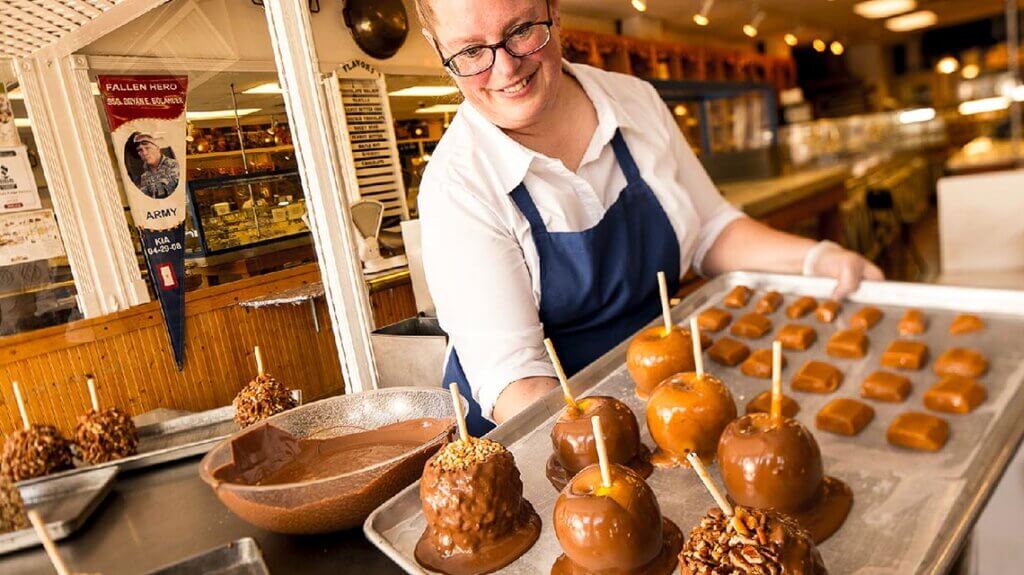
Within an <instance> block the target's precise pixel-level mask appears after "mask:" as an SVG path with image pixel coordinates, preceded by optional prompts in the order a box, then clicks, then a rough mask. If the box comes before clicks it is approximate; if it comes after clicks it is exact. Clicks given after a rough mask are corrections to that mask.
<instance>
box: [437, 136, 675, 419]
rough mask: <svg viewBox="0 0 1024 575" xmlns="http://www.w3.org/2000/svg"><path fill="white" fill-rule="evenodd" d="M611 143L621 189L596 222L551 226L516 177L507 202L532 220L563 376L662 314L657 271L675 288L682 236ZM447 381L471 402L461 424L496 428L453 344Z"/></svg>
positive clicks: (546, 318)
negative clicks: (561, 228) (567, 228)
mask: <svg viewBox="0 0 1024 575" xmlns="http://www.w3.org/2000/svg"><path fill="white" fill-rule="evenodd" d="M612 148H613V149H614V151H615V159H616V161H617V162H618V163H619V168H620V169H621V170H622V173H623V175H624V176H625V177H626V187H625V189H623V190H622V192H621V193H620V194H619V197H618V199H617V200H615V203H614V204H612V206H611V207H610V208H608V211H607V212H605V214H604V217H603V218H602V219H601V221H600V222H598V223H597V225H595V226H594V227H592V228H590V229H588V230H583V231H581V232H549V231H548V230H547V227H546V226H545V225H544V220H543V219H542V218H541V216H540V212H538V211H537V206H536V204H534V202H533V199H532V198H531V197H530V192H529V190H527V189H526V186H525V185H523V184H522V183H520V184H519V185H518V186H517V187H516V189H515V190H513V191H512V194H511V196H512V201H513V202H515V204H516V207H517V208H518V209H519V211H520V212H521V213H522V214H523V216H524V217H525V218H526V221H527V222H529V224H530V235H531V236H532V237H533V241H534V243H535V244H536V245H537V254H538V256H539V258H540V292H541V300H540V310H539V313H540V320H541V322H543V325H544V335H545V336H546V337H549V338H551V341H552V342H553V343H554V346H555V349H556V350H558V357H559V359H560V360H561V361H562V366H563V367H564V368H565V373H566V376H568V377H572V375H573V374H575V373H576V372H578V371H579V370H581V369H583V368H584V367H586V366H587V365H589V364H590V363H591V362H593V361H594V360H596V359H597V358H599V357H601V356H602V355H604V354H605V353H606V352H607V351H608V350H610V349H612V348H613V347H615V346H616V345H618V344H619V343H621V342H622V341H624V340H625V339H626V338H627V337H629V336H631V335H633V334H634V333H636V332H637V331H638V330H640V329H641V328H642V327H643V326H645V325H647V324H648V323H649V322H650V321H651V320H652V319H654V318H655V317H657V316H658V315H659V314H660V313H661V301H660V296H659V294H658V282H657V281H655V279H656V276H657V273H658V271H664V272H665V275H666V276H667V278H668V281H669V293H673V292H675V291H676V290H678V289H679V276H680V273H679V240H678V239H677V238H676V234H675V230H673V229H672V224H671V222H669V219H668V216H667V215H666V214H665V210H663V209H662V207H661V203H660V202H658V199H657V197H655V195H654V192H652V191H651V188H650V187H649V186H648V185H647V182H645V181H644V179H643V178H642V177H640V170H639V169H637V166H636V162H634V161H633V156H632V155H631V154H630V153H629V148H628V147H627V146H626V142H625V140H624V139H623V138H622V134H621V132H619V131H618V130H616V132H615V136H614V137H613V138H612ZM443 381H444V385H445V386H447V385H448V384H449V383H451V382H457V383H458V385H459V391H460V392H461V393H462V396H463V397H465V398H466V399H467V400H468V401H469V412H468V413H467V414H466V423H467V425H468V427H469V431H470V433H472V434H473V435H474V436H476V437H479V436H481V435H483V434H485V433H487V432H488V431H490V430H491V429H493V428H494V423H492V422H490V421H488V420H486V419H484V418H483V416H482V415H481V413H480V405H479V404H478V403H477V402H476V401H475V400H474V399H473V392H472V389H471V388H470V386H469V381H468V380H467V379H466V373H465V371H463V369H462V364H461V363H460V362H459V356H458V354H457V353H456V350H455V349H452V350H451V353H450V354H449V356H448V363H447V365H446V366H445V370H444V380H443Z"/></svg>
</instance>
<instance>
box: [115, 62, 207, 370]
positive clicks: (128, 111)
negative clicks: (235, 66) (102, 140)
mask: <svg viewBox="0 0 1024 575" xmlns="http://www.w3.org/2000/svg"><path fill="white" fill-rule="evenodd" d="M97 83H98V84H99V89H100V94H101V95H102V98H103V107H104V109H106V111H107V120H108V121H109V123H110V131H111V132H110V136H111V139H112V140H113V142H114V152H115V154H116V155H117V163H118V169H119V171H120V172H121V181H122V182H124V188H125V193H126V194H127V196H128V205H129V207H130V208H131V211H132V219H133V220H135V224H136V225H137V226H138V227H139V235H140V236H141V238H142V247H143V251H144V255H145V258H146V267H147V269H148V270H149V277H150V280H151V281H152V282H153V288H154V290H155V291H156V295H157V298H158V299H159V300H160V309H161V310H162V311H163V315H164V323H165V324H166V325H167V334H168V336H169V337H170V340H171V347H172V348H173V350H174V360H175V362H176V363H177V365H178V369H179V370H180V369H182V367H183V366H184V361H185V287H184V279H185V135H186V129H187V126H186V122H185V96H186V94H187V92H188V78H187V77H184V76H99V77H98V82H97Z"/></svg>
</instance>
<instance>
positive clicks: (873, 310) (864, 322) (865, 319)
mask: <svg viewBox="0 0 1024 575" xmlns="http://www.w3.org/2000/svg"><path fill="white" fill-rule="evenodd" d="M880 321H882V310H880V309H878V308H877V307H873V306H867V307H862V308H860V309H859V310H857V313H855V314H853V317H851V318H850V327H852V328H854V329H871V328H872V327H874V326H875V324H877V323H878V322H880Z"/></svg>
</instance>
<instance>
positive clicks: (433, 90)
mask: <svg viewBox="0 0 1024 575" xmlns="http://www.w3.org/2000/svg"><path fill="white" fill-rule="evenodd" d="M458 91H459V89H458V88H456V87H455V86H411V87H409V88H402V89H401V90H395V91H394V92H388V96H413V97H417V98H437V97H440V96H451V95H452V94H456V93H458Z"/></svg>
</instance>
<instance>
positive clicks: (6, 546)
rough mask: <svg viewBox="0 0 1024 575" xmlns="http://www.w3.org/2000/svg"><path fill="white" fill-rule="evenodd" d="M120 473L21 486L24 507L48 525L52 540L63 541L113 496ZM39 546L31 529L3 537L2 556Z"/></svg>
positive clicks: (100, 471) (98, 473) (101, 472)
mask: <svg viewBox="0 0 1024 575" xmlns="http://www.w3.org/2000/svg"><path fill="white" fill-rule="evenodd" d="M116 476H117V469H115V468H109V469H95V470H92V471H89V472H88V473H78V474H75V475H69V476H66V477H61V478H60V479H56V480H53V481H47V482H45V483H36V484H33V485H26V484H24V483H21V484H18V491H20V492H21V498H22V499H23V500H24V501H25V507H26V508H28V509H35V510H36V511H38V512H39V515H40V516H41V517H42V518H43V521H46V528H47V530H48V531H49V532H50V537H52V538H53V539H54V540H55V541H59V540H61V539H64V538H65V537H67V536H69V535H71V534H72V533H74V532H75V531H77V530H78V528H79V527H81V526H82V525H83V524H84V523H85V521H86V520H87V519H88V518H89V516H90V515H91V514H92V512H93V511H95V510H96V508H97V507H98V506H99V504H100V502H102V501H103V498H104V497H106V496H107V493H109V492H110V489H111V487H112V486H113V483H114V477H116ZM36 545H40V543H39V537H38V536H37V535H36V532H35V530H33V529H32V528H31V527H29V528H28V529H22V530H20V531H12V532H10V533H2V534H0V555H3V554H6V553H11V552H13V551H17V550H19V549H25V548H27V547H34V546H36Z"/></svg>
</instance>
